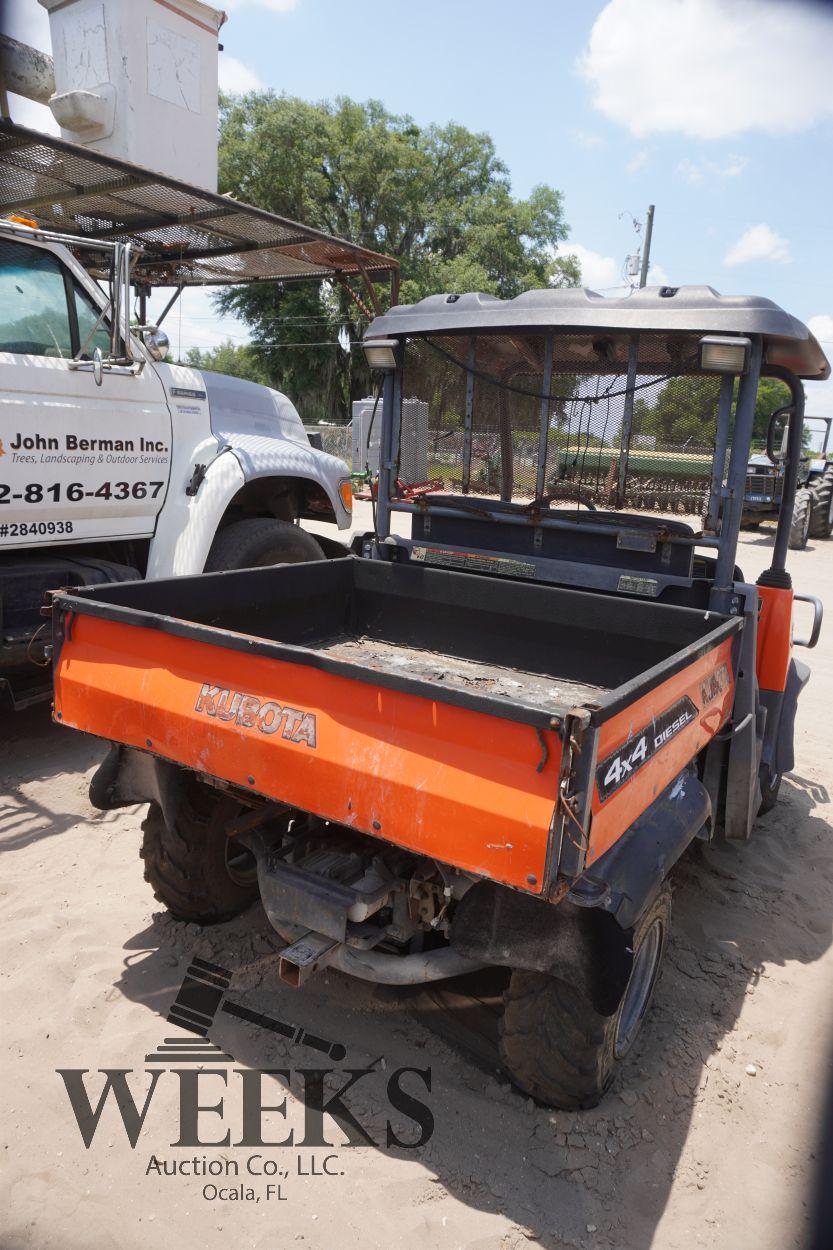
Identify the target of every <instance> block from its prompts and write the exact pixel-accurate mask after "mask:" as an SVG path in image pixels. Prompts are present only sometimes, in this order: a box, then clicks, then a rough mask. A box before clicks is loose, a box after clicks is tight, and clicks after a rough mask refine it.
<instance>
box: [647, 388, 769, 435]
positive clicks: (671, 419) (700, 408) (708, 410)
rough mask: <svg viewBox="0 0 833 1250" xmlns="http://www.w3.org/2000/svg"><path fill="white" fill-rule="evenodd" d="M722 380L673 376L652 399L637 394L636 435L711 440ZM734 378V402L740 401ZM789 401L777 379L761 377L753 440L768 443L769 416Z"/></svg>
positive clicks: (756, 401) (753, 425) (756, 403)
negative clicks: (720, 381)
mask: <svg viewBox="0 0 833 1250" xmlns="http://www.w3.org/2000/svg"><path fill="white" fill-rule="evenodd" d="M719 386H720V383H719V379H718V378H717V377H716V376H715V375H714V374H695V375H693V376H683V377H676V378H670V379H669V380H668V382H666V383H665V385H664V386H663V388H662V391H661V392H660V393H659V395H658V396H657V397H656V399H655V400H654V401H653V403H652V402H651V401H650V400H647V399H645V398H643V397H641V396H639V397H637V399H636V402H635V403H634V406H633V431H634V434H648V435H653V436H654V437H655V438H656V440H657V443H671V444H676V445H678V446H679V445H680V444H683V443H686V442H692V443H710V442H711V441H712V438H713V437H714V428H715V421H716V418H717V402H718V391H719ZM737 395H738V382H737V381H735V386H734V394H733V402H734V401H736V400H737ZM789 402H790V393H789V391H788V389H787V387H786V386H785V385H784V383H783V382H781V381H779V379H778V378H761V379H760V381H759V382H758V392H757V395H756V398H755V416H754V418H753V424H752V440H753V444H755V445H756V446H758V445H763V444H764V443H765V442H766V433H767V428H768V426H769V418H770V416H771V415H772V413H773V412H775V411H776V409H778V408H781V407H783V405H784V404H788V403H789Z"/></svg>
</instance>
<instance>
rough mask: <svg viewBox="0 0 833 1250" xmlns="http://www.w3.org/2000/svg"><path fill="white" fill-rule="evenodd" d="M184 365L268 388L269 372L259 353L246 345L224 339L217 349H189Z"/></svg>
mask: <svg viewBox="0 0 833 1250" xmlns="http://www.w3.org/2000/svg"><path fill="white" fill-rule="evenodd" d="M184 363H185V364H186V365H190V366H191V367H192V369H210V370H212V371H213V372H214V373H225V374H227V375H228V376H229V377H232V378H246V379H247V380H248V381H249V382H262V383H264V385H266V386H269V385H270V384H271V383H270V379H269V371H268V369H267V368H266V367H265V365H264V363H263V361H262V360H261V359H260V353H259V352H258V351H256V350H255V349H254V348H252V347H250V346H249V344H248V343H242V344H237V343H233V342H232V341H231V339H226V341H225V343H221V344H220V346H219V347H213V348H211V349H207V350H205V351H201V350H200V349H199V348H198V347H191V348H189V350H188V351H187V352H186V354H185V361H184Z"/></svg>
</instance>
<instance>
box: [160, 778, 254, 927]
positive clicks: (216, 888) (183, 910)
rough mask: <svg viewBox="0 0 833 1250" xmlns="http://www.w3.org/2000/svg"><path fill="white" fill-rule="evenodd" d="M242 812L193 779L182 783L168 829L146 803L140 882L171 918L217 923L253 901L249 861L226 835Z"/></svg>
mask: <svg viewBox="0 0 833 1250" xmlns="http://www.w3.org/2000/svg"><path fill="white" fill-rule="evenodd" d="M243 810H244V809H243V808H242V807H241V805H240V804H239V803H236V802H235V801H234V799H231V798H229V796H228V795H225V794H222V793H221V792H220V791H218V790H213V789H212V788H211V787H210V786H207V785H205V783H204V782H201V781H200V780H199V779H198V778H197V777H188V779H187V780H186V782H185V785H184V790H183V795H182V798H181V800H180V802H179V804H178V805H177V809H176V819H175V821H174V827H173V828H169V827H168V825H167V823H166V821H165V817H164V816H163V814H162V809H161V808H160V807H159V805H158V804H157V803H151V805H150V808H149V809H148V814H147V816H146V817H145V819H144V821H143V822H142V849H141V851H140V855H141V857H142V859H143V860H144V861H145V881H147V882H149V883H150V885H151V886H152V887H153V893H154V896H155V897H156V899H157V900H158V901H159V902H160V903H162V904H163V905H164V906H165V907H167V909H168V911H169V912H170V913H171V915H172V916H174V917H175V918H176V919H177V920H186V921H193V922H194V923H196V924H203V925H206V924H219V923H220V922H221V921H223V920H230V919H231V918H232V917H233V916H237V915H239V913H240V912H242V911H245V909H246V908H247V907H248V906H249V905H250V904H251V903H253V902H254V900H255V899H256V898H257V894H258V889H257V868H256V865H255V861H254V857H253V856H252V854H251V852H250V851H247V850H246V849H245V848H244V847H242V846H240V845H238V844H237V843H235V842H234V839H233V838H229V837H228V836H227V834H226V829H227V828H228V826H229V825H230V823H231V822H232V821H233V820H234V819H235V818H236V817H237V816H239V815H240V813H241V812H242V811H243Z"/></svg>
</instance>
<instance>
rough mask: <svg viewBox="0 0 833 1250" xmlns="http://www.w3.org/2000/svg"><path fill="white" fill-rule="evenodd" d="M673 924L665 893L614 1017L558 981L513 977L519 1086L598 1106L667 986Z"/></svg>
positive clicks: (507, 1026)
mask: <svg viewBox="0 0 833 1250" xmlns="http://www.w3.org/2000/svg"><path fill="white" fill-rule="evenodd" d="M670 920H671V890H670V887H669V886H667V885H665V886H663V888H662V890H661V891H660V893H659V894H658V895H657V897H656V899H655V900H654V902H653V903H652V904H651V906H650V907H649V908H648V909H647V910H646V912H645V914H644V915H643V916H642V918H641V919H640V921H639V923H638V924H637V926H636V928H635V929H634V934H633V951H634V959H633V967H632V969H631V975H630V979H629V981H628V984H627V987H626V989H625V992H624V994H623V996H622V1000H621V1002H620V1003H619V1007H618V1009H617V1010H616V1011H615V1012H614V1013H613V1015H612V1016H603V1015H600V1014H599V1012H597V1011H596V1010H595V1008H594V1007H593V1005H592V1004H591V1003H590V1001H589V1000H588V999H587V998H586V997H585V996H584V994H582V993H581V992H580V991H579V990H576V989H574V988H573V986H571V985H567V983H566V982H564V981H560V980H558V978H557V977H553V976H549V975H548V974H547V973H543V972H523V971H515V972H513V973H512V977H511V980H510V982H509V987H508V989H507V990H506V992H505V994H504V1004H505V1006H504V1013H503V1019H502V1021H501V1028H500V1056H501V1060H502V1062H503V1065H504V1067H505V1068H506V1071H507V1072H508V1074H509V1076H510V1078H511V1080H512V1082H513V1084H515V1085H516V1086H517V1087H518V1088H519V1089H521V1090H523V1092H524V1093H525V1094H530V1095H531V1096H532V1097H533V1098H535V1099H537V1100H538V1102H542V1103H545V1104H546V1105H547V1106H551V1107H558V1108H560V1109H561V1110H564V1111H576V1110H580V1109H584V1108H588V1107H595V1106H596V1104H597V1103H598V1102H600V1100H601V1099H602V1098H603V1096H604V1094H605V1092H606V1091H607V1090H608V1089H609V1087H610V1085H611V1083H612V1081H613V1078H614V1076H615V1075H616V1069H617V1066H618V1064H619V1062H620V1061H621V1060H622V1059H624V1057H625V1055H626V1054H627V1053H628V1051H629V1050H630V1048H631V1047H632V1045H633V1043H634V1040H635V1039H636V1037H637V1034H638V1033H639V1030H640V1028H641V1026H642V1023H643V1021H644V1019H645V1016H646V1014H647V1012H648V1008H649V1006H650V1002H651V997H652V995H653V992H654V989H655V987H656V984H657V981H658V979H659V973H660V967H661V964H662V957H663V954H664V951H665V944H666V941H667V937H668V931H669V926H670Z"/></svg>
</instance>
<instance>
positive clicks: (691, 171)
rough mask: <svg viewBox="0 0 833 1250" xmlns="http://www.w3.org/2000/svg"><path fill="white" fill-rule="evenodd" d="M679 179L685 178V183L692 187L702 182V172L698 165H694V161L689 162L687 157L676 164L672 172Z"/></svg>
mask: <svg viewBox="0 0 833 1250" xmlns="http://www.w3.org/2000/svg"><path fill="white" fill-rule="evenodd" d="M674 172H675V173H676V174H679V176H680V177H681V178H685V180H686V182H690V183H691V184H692V185H694V184H696V183H698V182H702V181H703V170H702V168H701V167H700V166H699V165H695V163H694V161H690V160H689V159H688V157H687V156H685V157H683V159H682V160H681V161H679V162H678V164H677V168H676V169H675V171H674Z"/></svg>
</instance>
